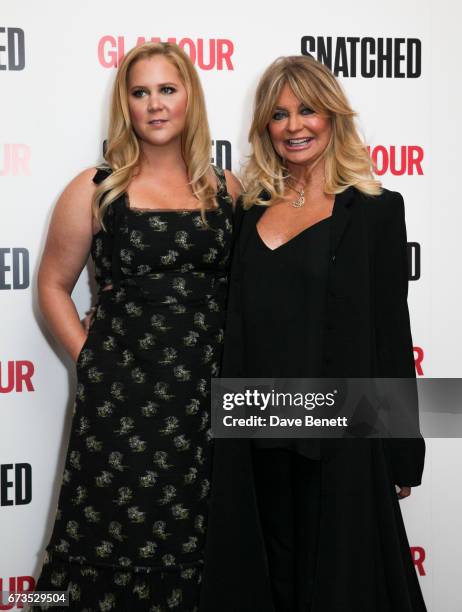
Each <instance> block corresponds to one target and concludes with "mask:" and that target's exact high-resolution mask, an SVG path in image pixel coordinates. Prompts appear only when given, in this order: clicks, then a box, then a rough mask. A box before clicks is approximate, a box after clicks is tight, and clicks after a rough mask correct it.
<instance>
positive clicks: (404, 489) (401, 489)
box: [396, 485, 412, 499]
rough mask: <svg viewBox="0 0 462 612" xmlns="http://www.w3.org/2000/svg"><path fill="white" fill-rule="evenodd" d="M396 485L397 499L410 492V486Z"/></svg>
mask: <svg viewBox="0 0 462 612" xmlns="http://www.w3.org/2000/svg"><path fill="white" fill-rule="evenodd" d="M396 487H397V488H398V489H399V491H397V494H398V499H404V498H405V497H409V495H410V494H411V491H412V489H411V487H401V486H400V485H396Z"/></svg>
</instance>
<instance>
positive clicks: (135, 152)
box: [92, 42, 217, 227]
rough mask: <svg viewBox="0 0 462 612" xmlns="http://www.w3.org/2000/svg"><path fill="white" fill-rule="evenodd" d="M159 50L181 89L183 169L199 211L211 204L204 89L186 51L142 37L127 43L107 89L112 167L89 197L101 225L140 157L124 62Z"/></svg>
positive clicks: (213, 201) (213, 187) (214, 189)
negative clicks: (184, 99) (142, 40)
mask: <svg viewBox="0 0 462 612" xmlns="http://www.w3.org/2000/svg"><path fill="white" fill-rule="evenodd" d="M154 55H161V56H163V57H165V58H166V59H167V60H168V61H169V62H171V63H172V64H173V65H174V66H175V67H176V69H177V70H178V74H179V77H180V80H181V82H182V84H183V85H184V87H185V89H186V93H187V106H186V121H185V128H184V131H183V133H182V135H181V153H182V156H183V159H184V161H185V164H186V168H187V171H188V179H189V183H190V185H191V188H192V191H193V194H194V195H195V197H196V198H197V199H198V200H199V201H200V205H201V212H202V216H203V218H204V215H205V211H206V210H207V209H210V208H215V207H216V206H217V203H216V199H215V196H216V192H217V187H216V182H215V178H214V176H213V174H212V172H211V168H210V159H211V148H212V140H211V137H210V130H209V126H208V121H207V111H206V107H205V99H204V93H203V91H202V86H201V83H200V80H199V77H198V75H197V72H196V69H195V68H194V66H193V64H192V62H191V60H190V59H189V57H188V56H187V55H186V53H185V52H184V51H183V50H182V49H181V48H180V47H179V46H178V45H175V44H172V43H152V42H148V43H145V44H143V45H140V46H139V47H135V48H134V49H132V50H131V51H130V52H129V53H127V55H125V57H124V58H123V60H122V62H121V63H120V66H119V68H118V71H117V75H116V79H115V83H114V88H113V92H112V101H111V110H110V119H109V133H108V142H107V148H106V152H105V156H104V157H105V159H106V162H107V165H106V166H102V167H107V166H109V168H111V169H112V173H111V174H110V175H109V176H108V177H107V178H106V179H104V181H102V182H101V183H100V184H99V185H98V186H97V187H96V190H95V194H94V197H93V204H92V208H93V214H94V215H95V217H96V219H97V220H98V221H99V223H100V224H101V225H102V226H103V227H104V223H103V219H104V214H105V212H106V210H107V207H108V206H109V205H110V204H111V202H113V201H114V200H115V199H116V198H117V197H118V196H119V195H120V194H122V193H123V192H125V191H126V189H127V187H128V185H129V183H130V181H131V179H132V177H133V174H134V172H135V170H136V168H137V165H138V163H139V158H140V143H139V140H138V137H137V135H136V134H135V131H134V129H133V126H132V122H131V119H130V112H129V108H128V92H127V89H128V87H127V80H128V74H129V71H130V68H131V67H132V66H133V64H134V63H135V62H137V61H139V60H142V59H146V58H150V57H153V56H154Z"/></svg>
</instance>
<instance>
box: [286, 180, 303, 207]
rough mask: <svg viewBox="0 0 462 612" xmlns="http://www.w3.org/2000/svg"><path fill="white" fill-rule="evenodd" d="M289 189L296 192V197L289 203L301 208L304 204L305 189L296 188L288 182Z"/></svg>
mask: <svg viewBox="0 0 462 612" xmlns="http://www.w3.org/2000/svg"><path fill="white" fill-rule="evenodd" d="M289 189H292V190H293V191H295V192H296V193H298V198H297V199H296V200H293V201H292V202H291V203H290V205H291V206H293V207H294V208H301V207H302V206H305V190H304V189H303V188H302V190H301V191H299V190H298V189H296V188H295V187H293V186H292V185H290V184H289Z"/></svg>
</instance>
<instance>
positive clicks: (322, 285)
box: [241, 217, 331, 458]
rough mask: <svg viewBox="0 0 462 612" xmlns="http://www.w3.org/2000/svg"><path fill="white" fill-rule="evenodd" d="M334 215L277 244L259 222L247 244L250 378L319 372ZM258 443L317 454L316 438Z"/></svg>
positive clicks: (245, 305)
mask: <svg viewBox="0 0 462 612" xmlns="http://www.w3.org/2000/svg"><path fill="white" fill-rule="evenodd" d="M330 225H331V224H330V217H329V218H327V219H324V220H322V221H319V222H318V223H316V224H314V225H312V226H310V227H308V228H306V229H304V230H302V231H301V232H300V233H299V234H297V235H296V236H295V237H294V238H292V239H291V240H289V241H288V242H286V243H284V244H283V245H281V246H280V247H278V248H276V249H273V250H272V249H270V248H269V247H267V246H266V244H265V243H264V242H263V240H262V239H261V237H260V235H259V233H258V230H257V227H256V225H255V226H254V228H253V231H252V232H251V233H250V235H249V238H248V240H247V241H246V243H245V244H244V245H243V248H242V256H241V264H242V274H241V278H242V291H241V306H242V318H243V337H244V339H245V347H244V351H243V354H244V364H243V365H244V371H245V373H246V376H247V377H249V378H273V377H275V378H316V377H321V376H322V375H323V373H322V366H323V364H322V356H323V330H324V318H325V307H326V290H327V278H328V265H329V243H330ZM254 445H255V446H257V447H258V448H268V447H271V448H275V447H277V448H290V449H292V450H296V451H297V452H300V453H301V454H303V455H306V456H308V457H311V458H317V457H318V455H319V450H318V444H317V441H316V440H312V439H309V440H308V439H307V440H304V439H294V440H290V439H271V440H261V439H257V440H254Z"/></svg>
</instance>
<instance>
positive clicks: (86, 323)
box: [81, 306, 96, 336]
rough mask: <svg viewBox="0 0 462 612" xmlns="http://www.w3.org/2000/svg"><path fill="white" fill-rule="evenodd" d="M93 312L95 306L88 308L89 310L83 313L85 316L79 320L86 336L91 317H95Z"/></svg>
mask: <svg viewBox="0 0 462 612" xmlns="http://www.w3.org/2000/svg"><path fill="white" fill-rule="evenodd" d="M95 314H96V306H93V307H92V308H90V310H87V312H86V313H85V318H84V319H82V321H81V323H82V327H83V329H84V330H85V333H86V334H87V336H88V332H89V331H90V327H91V324H92V323H93V319H94V318H95Z"/></svg>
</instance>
